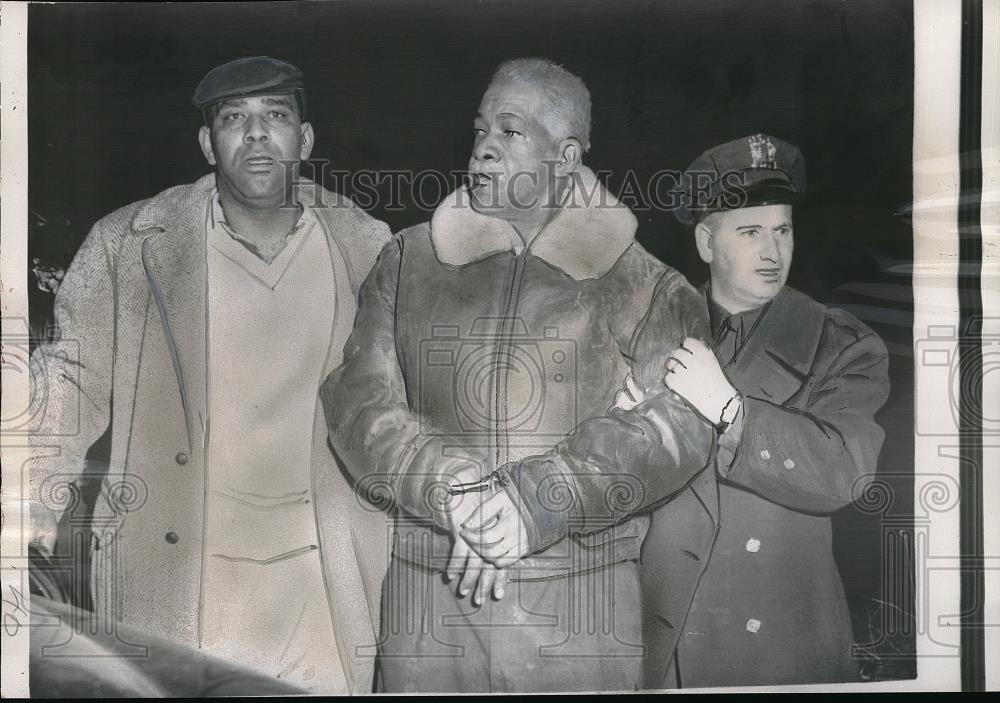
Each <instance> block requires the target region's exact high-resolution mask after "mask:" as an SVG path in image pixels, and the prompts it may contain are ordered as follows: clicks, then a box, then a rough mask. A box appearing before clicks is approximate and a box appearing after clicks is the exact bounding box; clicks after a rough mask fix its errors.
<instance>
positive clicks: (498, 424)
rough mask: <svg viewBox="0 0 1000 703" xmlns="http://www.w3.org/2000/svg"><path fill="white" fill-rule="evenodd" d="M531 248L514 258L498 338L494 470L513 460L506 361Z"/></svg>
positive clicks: (511, 342)
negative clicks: (510, 440)
mask: <svg viewBox="0 0 1000 703" xmlns="http://www.w3.org/2000/svg"><path fill="white" fill-rule="evenodd" d="M527 254H528V247H525V248H524V249H522V250H521V251H520V252H519V253H517V254H515V255H514V270H513V272H512V273H511V276H510V280H509V288H508V290H507V298H506V300H505V301H504V307H503V310H502V311H501V314H500V325H499V327H500V330H499V339H498V340H497V349H496V354H495V359H494V367H493V378H494V382H493V383H494V385H493V403H494V405H493V415H494V424H495V428H494V429H495V456H494V460H495V462H496V464H495V467H496V468H498V469H499V468H500V467H501V466H503V465H504V464H506V463H507V461H508V460H509V458H510V447H509V439H508V428H507V371H506V367H507V366H508V364H506V363H505V362H506V360H507V359H509V358H510V353H511V349H512V348H513V346H514V322H515V320H516V319H517V305H518V302H519V300H520V295H521V282H522V280H523V274H524V265H525V262H526V259H527Z"/></svg>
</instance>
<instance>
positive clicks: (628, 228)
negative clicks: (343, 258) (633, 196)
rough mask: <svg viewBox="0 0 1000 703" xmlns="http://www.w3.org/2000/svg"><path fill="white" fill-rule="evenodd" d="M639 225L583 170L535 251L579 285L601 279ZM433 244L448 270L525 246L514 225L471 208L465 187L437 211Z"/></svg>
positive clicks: (536, 242) (536, 241)
mask: <svg viewBox="0 0 1000 703" xmlns="http://www.w3.org/2000/svg"><path fill="white" fill-rule="evenodd" d="M636 226H637V221H636V219H635V215H633V214H632V212H631V211H630V210H629V209H628V208H627V207H625V206H624V205H622V204H621V203H619V202H618V199H617V198H615V197H614V196H613V195H612V194H611V193H609V192H608V191H607V190H606V189H605V188H604V186H603V185H602V184H601V182H600V181H599V180H597V177H596V176H595V175H594V173H593V171H591V170H590V169H589V168H587V167H585V166H584V167H581V169H580V172H579V173H578V177H577V178H574V180H573V187H572V188H571V189H570V191H569V192H568V193H567V195H566V198H565V200H564V205H563V207H562V208H561V209H560V211H559V212H558V213H556V215H555V217H553V218H552V220H551V221H550V222H549V223H548V224H547V225H546V226H545V227H544V229H542V231H541V232H539V233H538V235H537V236H536V237H535V239H534V241H533V242H532V243H531V247H530V248H531V252H532V254H534V256H536V257H538V258H541V259H544V260H545V261H546V262H547V263H549V264H550V265H552V266H554V267H556V268H558V269H559V270H560V271H562V272H564V273H566V274H567V275H569V276H570V277H572V278H574V279H575V280H578V281H580V280H584V279H588V278H600V277H601V276H603V275H604V274H606V273H607V272H608V271H610V270H611V268H612V267H613V266H614V265H615V263H616V262H617V261H618V259H619V258H621V255H622V254H623V253H624V252H625V250H626V249H628V247H629V246H630V245H631V244H632V242H633V241H634V238H635V230H636ZM431 243H432V244H433V246H434V252H435V254H436V255H437V258H438V260H439V261H441V263H443V264H447V265H449V266H465V265H466V264H471V263H473V262H475V261H480V260H482V259H485V258H486V257H487V256H490V255H491V254H496V253H498V252H504V251H510V250H512V249H513V250H515V251H516V250H518V249H519V247H521V246H522V242H521V238H520V236H518V234H517V232H516V231H515V230H514V228H513V227H512V226H511V225H510V223H508V222H507V221H505V220H501V219H500V218H497V217H489V216H487V215H483V214H480V213H478V212H476V211H475V210H473V209H472V206H471V205H470V204H469V196H468V193H467V191H466V190H465V188H460V189H458V190H456V191H455V192H454V193H452V194H451V195H449V196H448V197H447V198H445V200H444V202H442V203H441V204H440V205H439V206H438V207H437V209H436V210H435V211H434V216H433V217H432V218H431Z"/></svg>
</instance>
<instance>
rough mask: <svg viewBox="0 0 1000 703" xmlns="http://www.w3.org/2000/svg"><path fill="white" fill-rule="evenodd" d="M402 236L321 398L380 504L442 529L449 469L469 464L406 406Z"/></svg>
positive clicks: (391, 247) (333, 436) (372, 280)
mask: <svg viewBox="0 0 1000 703" xmlns="http://www.w3.org/2000/svg"><path fill="white" fill-rule="evenodd" d="M402 246H403V240H402V238H401V237H400V236H398V235H397V236H396V237H394V238H393V239H391V240H390V241H389V242H388V243H387V244H386V245H385V246H384V247H383V249H382V251H381V253H380V254H379V257H378V260H377V261H376V263H375V267H374V268H373V269H372V271H371V273H370V274H369V275H368V277H367V279H365V282H364V283H363V284H362V286H361V292H360V294H359V296H358V312H357V317H356V318H355V321H354V329H353V330H352V332H351V336H350V337H348V339H347V344H346V345H345V346H344V361H343V363H342V364H341V365H340V366H339V367H337V368H336V369H334V371H333V372H332V373H331V374H330V375H329V376H328V377H327V379H326V380H325V381H324V382H323V385H322V387H321V389H320V398H321V399H322V402H323V410H324V412H325V415H326V422H327V428H328V429H329V433H330V444H331V446H332V447H333V450H334V452H335V453H336V454H337V456H338V457H339V458H340V460H341V461H342V462H343V464H344V465H345V466H346V468H347V470H348V471H349V472H350V473H351V475H352V476H353V478H354V479H355V481H356V482H357V490H359V491H361V492H362V494H363V495H365V497H367V498H368V499H369V500H371V502H373V503H374V504H375V505H379V506H382V507H390V506H394V507H399V508H401V509H403V510H405V511H406V512H408V513H410V514H412V515H414V516H417V517H425V518H426V517H430V518H432V519H434V521H435V522H436V523H437V524H438V525H440V526H442V527H444V526H445V525H446V524H447V516H446V514H445V512H444V509H443V508H444V504H445V502H446V500H447V486H448V484H449V483H450V481H449V478H450V476H451V474H452V473H453V472H454V471H455V470H457V469H458V468H460V467H461V466H464V465H468V462H467V461H466V460H465V459H464V457H456V456H454V454H453V450H449V454H448V458H446V456H445V451H444V446H443V442H442V441H441V440H440V439H439V438H438V436H436V434H435V433H434V432H431V431H428V430H429V428H428V427H427V425H426V423H423V424H422V423H421V419H420V417H419V416H418V415H417V414H416V413H414V412H413V411H412V410H411V409H410V406H409V402H408V396H407V389H406V383H405V380H404V378H403V373H402V370H401V368H400V364H399V357H398V355H397V351H396V337H395V310H396V291H397V286H398V279H399V269H400V261H401V252H402Z"/></svg>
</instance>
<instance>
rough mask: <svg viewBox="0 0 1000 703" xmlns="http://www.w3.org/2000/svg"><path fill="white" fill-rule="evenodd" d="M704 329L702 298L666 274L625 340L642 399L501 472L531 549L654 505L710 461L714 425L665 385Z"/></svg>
mask: <svg viewBox="0 0 1000 703" xmlns="http://www.w3.org/2000/svg"><path fill="white" fill-rule="evenodd" d="M707 335H708V319H707V312H706V310H705V305H704V301H703V299H702V297H701V296H700V295H699V294H698V292H697V291H696V290H695V289H694V288H692V287H691V285H690V284H689V283H688V282H687V280H686V279H684V277H683V276H681V275H680V274H679V273H677V272H675V271H668V272H667V273H666V274H664V276H663V277H662V278H661V279H660V281H659V283H658V284H657V286H656V289H655V291H654V294H653V298H652V303H651V305H650V309H649V312H648V313H647V315H646V317H645V318H644V319H643V321H642V322H641V323H640V325H639V328H638V329H637V330H636V333H635V335H634V336H633V341H632V344H631V349H632V352H631V353H632V369H633V374H634V375H635V377H636V379H637V382H638V383H639V384H640V385H641V386H642V387H644V388H646V389H647V396H646V399H645V400H644V401H643V402H642V403H640V404H639V405H638V406H636V407H635V408H633V409H632V410H629V411H621V410H611V411H610V412H609V414H608V415H607V416H604V417H595V418H591V419H588V420H586V421H584V422H583V423H581V424H580V425H579V426H578V427H577V428H576V430H575V431H574V432H573V433H572V434H571V435H570V436H569V437H568V438H566V439H565V440H564V441H562V442H561V443H560V444H558V445H557V446H556V447H555V449H554V450H552V451H551V452H548V453H546V454H544V455H540V456H533V457H528V458H527V459H524V460H522V461H521V462H519V463H516V464H511V465H508V466H507V467H505V468H504V469H503V470H502V471H501V479H502V480H503V482H504V484H505V487H506V490H507V492H508V494H509V495H510V496H511V499H512V500H513V502H514V504H515V505H516V506H517V507H518V510H519V511H520V513H521V516H522V518H523V521H524V524H525V527H526V530H527V533H528V534H527V537H528V544H529V547H530V549H531V550H532V551H538V550H541V549H544V548H545V547H548V546H549V545H551V544H553V543H555V542H557V541H558V540H560V539H562V538H563V537H564V536H565V535H566V534H568V533H571V532H572V533H580V532H593V531H597V530H600V529H603V528H605V527H608V526H609V525H612V524H615V523H617V522H620V521H621V520H624V519H625V518H627V517H629V516H630V515H632V514H634V513H636V512H639V511H642V510H645V509H647V508H650V507H652V506H655V505H656V504H658V503H661V502H663V501H665V500H667V499H669V498H670V497H671V496H673V495H675V494H676V493H677V492H679V491H681V490H682V489H684V488H685V487H686V486H687V485H688V484H689V483H690V482H691V481H692V480H694V478H695V477H696V476H697V475H698V474H699V473H700V472H701V471H702V470H704V469H705V468H706V467H707V466H708V465H709V464H710V463H711V461H712V458H713V455H714V448H715V439H716V435H715V429H714V428H713V427H712V426H711V425H710V424H709V423H708V422H706V421H705V420H703V419H702V418H701V417H700V416H699V415H698V414H697V413H696V412H695V411H694V410H693V409H691V408H690V407H689V406H688V405H687V404H686V403H685V402H684V401H683V400H682V399H681V398H680V397H679V396H677V395H676V394H675V393H673V392H672V391H670V390H667V389H666V388H665V387H664V386H663V383H662V378H663V373H664V371H663V369H664V365H665V364H666V360H667V358H668V357H669V355H670V353H671V352H672V351H673V350H674V349H676V348H677V347H678V346H680V344H681V342H682V341H683V340H684V339H685V338H686V337H689V336H694V337H699V338H701V339H706V338H707Z"/></svg>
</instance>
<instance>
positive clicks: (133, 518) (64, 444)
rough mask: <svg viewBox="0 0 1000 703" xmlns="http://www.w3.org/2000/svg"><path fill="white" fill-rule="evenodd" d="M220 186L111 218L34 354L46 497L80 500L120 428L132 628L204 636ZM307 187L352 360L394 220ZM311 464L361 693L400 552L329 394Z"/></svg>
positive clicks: (84, 255) (101, 225)
mask: <svg viewBox="0 0 1000 703" xmlns="http://www.w3.org/2000/svg"><path fill="white" fill-rule="evenodd" d="M214 187H215V176H214V175H208V176H205V177H203V178H201V179H200V180H199V181H197V182H196V183H193V184H189V185H182V186H177V187H174V188H170V189H169V190H166V191H164V192H162V193H160V194H158V195H156V196H154V197H153V198H150V199H149V200H145V201H140V202H137V203H133V204H131V205H128V206H125V207H123V208H121V209H119V210H117V211H115V212H113V213H111V214H110V215H108V216H107V217H105V218H103V219H102V220H100V221H99V222H98V223H97V224H96V225H95V226H94V228H93V230H92V231H91V233H90V234H89V236H88V237H87V239H86V241H85V242H84V243H83V245H82V246H81V248H80V250H79V252H78V253H77V255H76V258H75V260H74V262H73V264H72V266H70V268H69V270H68V272H67V274H66V278H65V281H64V282H63V284H62V286H61V287H60V289H59V291H58V295H57V297H56V307H55V313H56V321H57V323H58V326H59V330H60V339H59V341H57V342H55V343H53V344H51V345H47V346H44V347H42V348H40V349H39V350H38V351H37V352H36V354H35V355H34V358H33V367H34V368H33V382H34V383H35V384H36V389H37V390H38V392H42V393H44V394H45V398H46V401H45V404H44V406H42V412H41V413H40V415H39V417H38V422H39V423H40V424H39V425H38V427H36V429H35V434H34V437H33V444H34V445H35V448H36V450H35V458H34V460H33V463H32V469H31V475H32V486H33V490H34V491H35V496H36V498H37V499H39V500H40V501H41V502H42V503H43V504H46V505H49V506H50V507H55V508H65V507H67V506H66V504H65V498H66V497H67V496H68V495H69V494H68V493H67V492H66V490H65V486H66V484H67V482H68V481H71V480H72V479H73V478H75V477H76V476H78V475H79V473H80V471H81V469H82V466H83V459H84V455H85V453H86V451H87V449H88V447H89V446H90V445H91V444H92V443H93V442H94V441H95V440H96V439H97V438H98V437H100V436H101V435H102V434H103V433H104V431H105V429H106V428H107V427H108V425H109V423H110V425H111V455H110V465H109V468H108V472H107V477H106V478H105V479H104V484H103V486H102V490H101V495H100V496H99V498H98V500H97V504H96V506H95V511H94V532H95V535H96V543H95V545H94V547H93V548H94V550H96V551H95V553H94V563H93V572H94V586H93V587H94V597H95V603H96V608H97V610H98V612H99V613H100V614H101V615H102V616H104V617H108V618H113V619H118V620H122V621H124V622H127V623H128V624H129V625H131V626H133V628H134V629H133V630H132V631H133V632H134V631H141V632H148V633H150V634H151V635H155V636H159V637H163V638H166V639H168V640H170V641H174V642H182V643H188V644H191V645H195V646H197V644H198V642H199V635H200V632H199V595H200V587H201V573H202V559H203V525H204V521H205V515H204V501H205V492H206V485H207V475H206V465H205V448H206V445H207V441H208V435H209V431H210V422H211V418H210V417H208V416H207V410H206V398H205V388H206V378H205V374H206V363H207V362H206V343H205V330H206V254H205V247H206V227H205V223H206V215H207V208H208V206H209V200H210V194H211V193H212V191H213V189H214ZM297 194H298V198H299V201H300V202H302V203H303V204H306V205H315V206H316V207H314V212H315V213H316V216H317V219H318V220H319V222H320V223H321V225H322V227H323V229H324V231H325V233H326V236H327V238H328V242H329V244H330V247H329V248H330V251H331V259H332V263H333V267H334V272H335V277H336V280H337V284H336V285H337V290H336V298H335V304H336V306H337V312H336V314H335V316H334V320H335V321H334V325H333V329H332V331H331V334H330V347H329V352H328V355H327V360H326V364H325V371H324V376H325V374H326V373H328V372H329V371H330V370H332V369H333V368H334V367H336V366H337V365H338V364H339V363H340V360H341V354H342V349H343V345H344V341H345V340H346V339H347V336H348V334H349V333H350V329H351V324H352V322H353V318H354V314H355V310H356V303H355V301H356V295H357V291H358V289H359V287H360V284H361V282H362V281H363V280H364V278H365V276H366V275H367V274H368V271H369V270H370V269H371V267H372V265H373V263H374V261H375V258H376V256H377V254H378V252H379V250H380V249H381V248H382V246H383V244H384V243H385V242H386V241H387V240H388V238H389V236H390V232H389V230H388V227H387V226H386V225H385V224H384V223H382V222H379V221H377V220H375V219H373V218H371V217H370V216H369V215H368V214H367V213H365V212H364V211H363V210H361V209H360V208H358V207H357V206H355V205H354V204H353V203H352V202H350V201H349V200H348V199H346V198H343V197H342V196H338V195H336V194H334V193H331V192H329V191H326V190H323V189H322V188H321V187H320V186H318V185H317V184H314V183H312V182H310V181H305V180H303V181H302V182H300V183H299V184H297ZM320 205H322V206H320ZM304 294H315V295H323V294H324V293H323V292H322V291H304ZM321 380H322V378H317V379H316V387H317V390H318V388H319V384H320V381H321ZM252 382H253V379H247V383H248V384H252ZM312 473H313V478H312V481H313V494H314V496H315V498H316V504H315V509H316V519H317V521H318V524H319V528H320V529H319V539H320V545H319V548H320V550H321V554H322V559H321V561H322V563H323V571H324V580H325V584H326V588H327V594H328V597H329V601H330V608H331V616H332V618H333V624H334V630H335V632H336V635H337V639H338V648H339V650H340V654H341V658H342V659H343V668H344V671H345V674H346V675H347V678H348V683H349V684H350V685H351V688H352V690H354V691H357V692H362V693H364V692H368V691H370V690H371V685H372V679H373V666H374V665H373V661H374V660H373V658H372V657H362V656H358V655H357V653H358V651H359V650H360V649H363V647H364V646H365V645H368V646H373V645H374V639H375V635H374V632H375V630H376V629H377V627H378V597H377V592H378V579H380V578H381V575H382V573H383V572H384V569H385V563H386V558H387V557H386V554H385V551H386V547H385V543H384V539H379V537H381V536H382V535H383V534H384V528H383V526H382V525H383V520H382V519H381V518H380V517H379V515H378V513H377V512H374V511H371V510H365V509H363V508H362V506H361V504H360V503H359V502H358V501H357V500H356V498H355V496H354V494H353V491H352V488H351V487H350V486H349V484H348V483H347V480H346V479H345V476H344V474H342V473H341V470H340V468H339V467H338V465H337V464H336V461H335V459H334V457H333V455H332V453H331V452H330V450H329V447H328V446H327V444H326V430H325V423H324V422H323V419H322V411H321V409H320V404H319V401H318V398H317V404H316V419H315V423H314V433H313V447H312ZM60 499H63V500H62V503H61V504H60ZM369 596H370V598H369ZM134 644H137V645H141V643H134Z"/></svg>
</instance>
